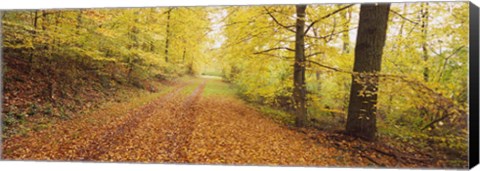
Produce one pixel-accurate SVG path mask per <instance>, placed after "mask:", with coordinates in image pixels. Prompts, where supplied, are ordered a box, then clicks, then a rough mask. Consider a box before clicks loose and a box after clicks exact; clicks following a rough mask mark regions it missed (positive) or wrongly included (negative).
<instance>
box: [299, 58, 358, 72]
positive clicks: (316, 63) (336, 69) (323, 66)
mask: <svg viewBox="0 0 480 171" xmlns="http://www.w3.org/2000/svg"><path fill="white" fill-rule="evenodd" d="M307 62H310V63H312V64H315V65H317V66H320V67H322V68H326V69H330V70H333V71H337V72H343V73H349V74H350V73H351V72H348V71H344V70H341V69H338V68H334V67H331V66H327V65H323V64H321V63H318V62H315V61H311V60H307Z"/></svg>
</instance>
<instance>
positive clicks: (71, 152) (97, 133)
mask: <svg viewBox="0 0 480 171" xmlns="http://www.w3.org/2000/svg"><path fill="white" fill-rule="evenodd" d="M185 86H186V84H185V83H183V82H179V83H173V84H172V87H174V89H173V90H169V91H170V92H166V93H165V94H162V95H160V97H155V99H154V100H153V101H152V102H150V103H147V105H141V106H136V105H133V106H134V108H131V107H132V104H131V102H122V103H114V104H112V105H115V106H111V107H107V108H101V109H98V110H96V111H94V112H92V113H89V114H86V115H79V116H78V117H75V118H74V119H72V120H65V121H61V122H59V123H56V124H55V125H52V126H51V127H49V128H48V129H45V130H41V131H38V132H31V133H29V134H28V135H27V136H17V137H12V138H9V139H6V140H4V141H3V142H2V148H3V152H4V153H3V154H2V158H3V159H10V160H11V159H23V160H84V159H85V156H87V154H88V152H90V151H93V150H94V149H95V148H96V147H95V145H92V144H98V142H99V141H101V140H102V139H103V140H106V139H108V138H107V137H109V136H111V135H114V134H118V133H119V132H122V130H123V131H125V129H126V127H127V126H125V125H129V124H132V123H134V122H136V121H135V120H134V119H133V118H132V116H134V115H136V114H138V112H140V111H142V110H143V109H144V108H145V106H149V105H150V106H151V105H153V102H155V101H161V100H164V99H168V98H166V97H167V96H172V95H170V94H172V91H177V92H178V91H180V90H179V89H183V87H185ZM169 98H171V97H169ZM125 123H127V124H125ZM122 125H124V126H123V128H121V127H122ZM117 130H118V131H117ZM114 132H117V133H114ZM87 150H88V151H87ZM85 153H87V154H85Z"/></svg>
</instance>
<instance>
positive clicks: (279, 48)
mask: <svg viewBox="0 0 480 171" xmlns="http://www.w3.org/2000/svg"><path fill="white" fill-rule="evenodd" d="M281 49H284V50H289V51H292V52H295V49H291V48H288V47H275V48H271V49H267V50H264V51H260V52H254V53H253V54H261V53H265V52H270V51H273V50H281Z"/></svg>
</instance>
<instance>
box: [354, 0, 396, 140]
mask: <svg viewBox="0 0 480 171" xmlns="http://www.w3.org/2000/svg"><path fill="white" fill-rule="evenodd" d="M389 11H390V4H362V5H361V7H360V21H359V25H358V33H357V41H356V45H355V63H354V67H353V72H354V74H353V75H352V87H351V89H350V103H349V106H348V118H347V125H346V130H347V132H348V133H350V134H352V135H355V136H358V137H362V138H364V139H367V140H374V139H375V134H376V131H377V127H376V116H375V115H376V113H377V90H378V73H379V72H380V69H381V62H382V53H383V46H384V45H385V39H386V33H387V22H388V14H389Z"/></svg>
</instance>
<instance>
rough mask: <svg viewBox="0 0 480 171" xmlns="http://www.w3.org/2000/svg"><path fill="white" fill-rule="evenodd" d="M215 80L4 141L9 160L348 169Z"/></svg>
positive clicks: (185, 84) (333, 153)
mask: <svg viewBox="0 0 480 171" xmlns="http://www.w3.org/2000/svg"><path fill="white" fill-rule="evenodd" d="M215 84H225V83H223V82H222V81H221V80H218V79H209V78H195V79H194V80H193V81H180V82H178V83H176V84H174V85H173V86H172V88H171V89H170V90H169V91H167V92H165V93H163V94H161V95H159V96H158V97H156V98H153V99H151V100H150V101H148V102H146V103H145V104H142V105H136V106H135V105H133V104H130V103H133V102H124V103H118V104H115V105H112V106H110V107H105V108H101V109H98V110H96V111H94V112H91V113H87V114H85V115H81V116H79V117H75V118H73V119H70V120H65V121H62V122H59V123H57V124H55V125H52V126H51V127H49V128H48V129H44V130H40V131H32V132H31V133H29V134H28V135H26V136H17V137H12V138H8V139H6V140H5V141H4V142H3V144H2V148H3V154H2V158H3V159H6V160H57V161H58V160H60V161H65V160H68V161H113V162H148V163H152V162H153V163H195V164H242V165H245V164H248V165H302V166H340V165H341V166H346V165H357V166H358V165H363V164H361V163H365V162H362V161H356V158H350V157H349V156H351V155H350V154H347V153H346V152H342V151H339V150H337V149H335V148H334V147H333V146H330V145H328V144H324V143H320V142H319V141H318V140H315V139H312V138H311V137H312V136H314V135H309V134H305V133H301V132H299V131H295V130H293V129H290V128H288V127H287V126H285V125H282V124H279V123H277V122H274V121H273V120H272V119H270V118H268V117H266V116H265V115H263V114H262V113H261V112H260V111H259V110H257V109H256V108H253V107H251V106H250V105H248V104H247V103H246V102H244V101H242V100H240V99H239V98H237V97H236V96H227V95H222V94H221V93H220V94H212V93H209V94H206V93H204V92H205V91H204V90H205V89H209V91H211V90H212V89H215V88H216V87H215Z"/></svg>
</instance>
